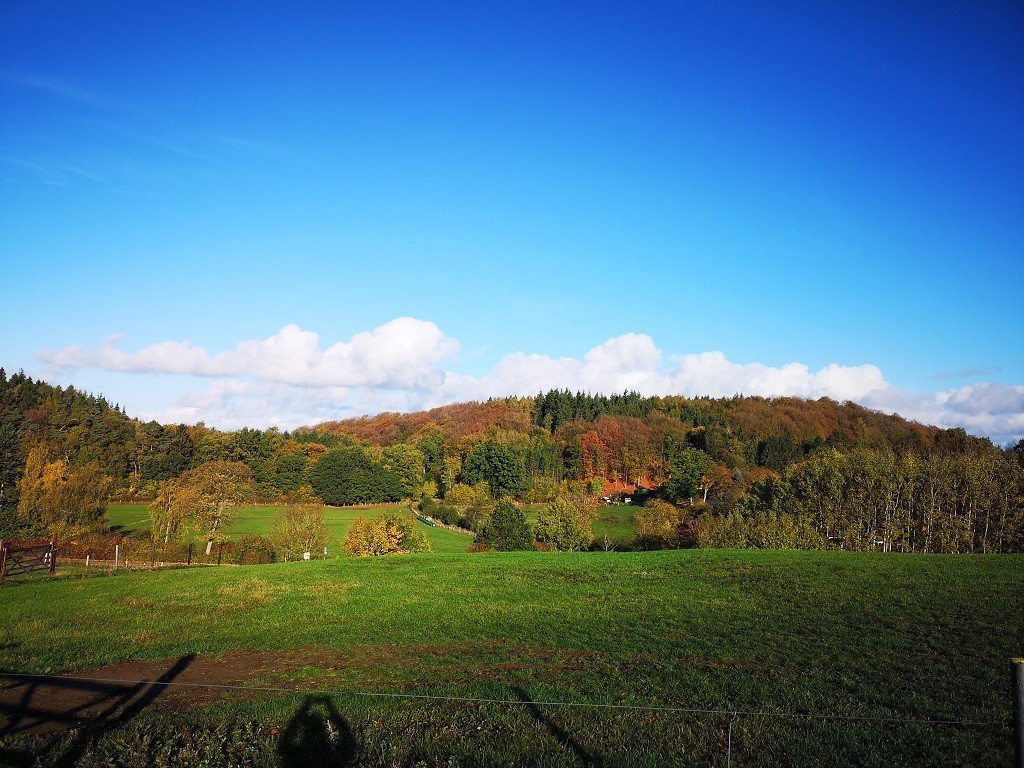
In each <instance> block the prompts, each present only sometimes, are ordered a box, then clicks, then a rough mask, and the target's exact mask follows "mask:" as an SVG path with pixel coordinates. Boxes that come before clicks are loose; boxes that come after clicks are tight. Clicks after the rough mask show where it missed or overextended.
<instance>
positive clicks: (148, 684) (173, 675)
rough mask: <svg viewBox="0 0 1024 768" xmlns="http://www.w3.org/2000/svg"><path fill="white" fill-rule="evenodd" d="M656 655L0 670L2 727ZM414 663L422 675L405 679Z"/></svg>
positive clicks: (478, 653) (260, 660) (488, 654)
mask: <svg viewBox="0 0 1024 768" xmlns="http://www.w3.org/2000/svg"><path fill="white" fill-rule="evenodd" d="M425 660H429V663H427V664H424V661H425ZM655 661H656V659H655V657H652V656H647V655H645V654H635V653H633V654H623V655H622V656H612V655H609V654H607V653H604V652H600V651H592V650H573V649H560V648H548V647H541V646H526V645H521V644H516V643H506V642H501V641H485V642H456V643H450V644H444V645H397V644H378V645H367V646H359V647H355V648H348V649H345V650H340V649H335V648H324V647H304V648H294V649H289V650H279V651H251V650H235V651H230V652H228V653H225V654H220V655H192V656H183V657H181V658H177V659H166V660H163V661H128V662H124V663H121V664H116V665H113V666H108V667H103V668H102V669H94V670H84V671H79V672H72V673H68V674H65V675H51V676H46V675H38V676H32V675H7V676H0V718H2V719H0V734H4V733H19V732H39V731H47V730H54V729H61V728H76V727H80V726H86V725H90V724H95V723H109V722H120V721H124V720H126V719H130V718H131V717H134V716H135V715H136V714H138V713H139V712H140V711H142V710H143V709H145V708H147V707H150V706H155V707H160V708H165V707H166V708H171V709H175V710H178V711H183V710H187V709H191V708H194V707H200V706H204V705H209V704H215V703H219V702H226V701H233V700H239V699H248V698H252V697H266V696H273V695H275V694H276V693H284V692H288V691H313V690H324V689H331V690H335V689H337V690H345V689H352V688H354V687H358V688H359V689H365V690H373V689H377V690H390V691H395V692H397V691H401V690H408V689H409V687H410V686H416V685H423V684H438V683H451V682H456V681H458V682H467V681H493V682H502V681H509V680H513V681H514V680H515V679H518V678H521V677H523V676H527V677H534V676H538V675H540V676H550V675H554V676H561V675H565V674H569V675H570V676H571V675H572V674H574V673H579V674H584V673H588V672H593V671H594V670H595V669H600V668H604V669H608V668H610V667H615V668H617V669H618V670H627V669H630V668H637V667H643V666H645V665H648V664H651V663H653V662H655ZM675 663H677V664H681V665H687V666H691V665H693V666H705V665H706V666H712V667H719V668H722V667H729V666H732V665H734V664H737V663H739V664H744V663H746V662H736V661H733V660H719V659H693V658H690V659H676V660H675ZM413 668H415V669H416V670H417V673H418V674H417V676H416V679H410V678H409V677H408V676H407V671H408V670H409V669H413Z"/></svg>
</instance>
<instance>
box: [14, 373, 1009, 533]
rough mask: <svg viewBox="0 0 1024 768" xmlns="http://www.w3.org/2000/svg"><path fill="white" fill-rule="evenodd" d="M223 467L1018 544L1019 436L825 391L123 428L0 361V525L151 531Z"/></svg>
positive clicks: (677, 525)
mask: <svg viewBox="0 0 1024 768" xmlns="http://www.w3.org/2000/svg"><path fill="white" fill-rule="evenodd" d="M228 465H232V466H236V467H244V474H245V482H244V483H241V484H240V485H241V486H244V493H243V495H244V497H245V498H246V500H247V501H261V502H275V503H287V504H303V503H321V502H322V503H326V504H330V505H348V504H359V503H369V502H391V501H397V500H401V499H411V500H418V499H427V500H432V501H435V502H437V503H439V504H441V505H443V507H444V508H445V509H450V510H456V513H455V514H454V517H455V518H456V519H469V518H473V521H472V522H471V523H470V524H477V525H478V526H482V525H483V523H484V522H486V521H483V520H482V519H483V518H484V517H488V516H490V515H491V514H493V512H494V511H495V510H496V509H497V504H498V503H499V502H500V501H502V500H506V501H509V502H516V503H517V504H533V505H539V506H540V508H542V509H545V510H546V509H549V508H550V507H551V506H552V505H557V504H564V503H566V500H567V499H579V498H589V499H591V500H593V499H595V498H596V497H598V496H602V495H604V496H609V495H615V494H619V495H621V494H624V493H630V494H633V495H634V496H636V497H637V501H640V502H646V501H648V500H649V501H650V507H649V509H647V510H646V511H644V512H643V513H642V514H641V513H640V512H639V511H638V513H637V515H636V518H637V519H636V521H635V522H636V524H637V526H636V527H637V528H638V531H640V530H641V529H643V532H642V534H641V536H640V540H641V541H643V542H646V545H648V546H694V545H696V546H765V547H770V546H786V547H794V546H797V547H826V546H844V547H847V548H877V549H882V550H885V551H906V552H1007V551H1022V550H1024V441H1021V442H1020V443H1018V444H1017V445H1016V446H1013V447H1005V448H1000V447H998V446H995V445H993V444H992V443H991V442H990V441H989V440H987V439H985V438H977V437H972V436H970V435H968V434H966V433H965V432H964V431H963V430H962V429H948V430H943V429H939V428H936V427H930V426H925V425H921V424H916V423H913V422H909V421H907V420H905V419H902V418H900V417H899V416H895V415H887V414H881V413H877V412H873V411H870V410H869V409H866V408H863V407H861V406H858V405H856V404H854V403H849V402H848V403H837V402H835V401H832V400H829V399H827V398H822V399H819V400H815V401H809V400H802V399H799V398H759V397H740V396H737V397H732V398H718V399H714V398H685V397H642V396H640V395H638V394H636V393H628V392H627V393H623V394H622V395H612V396H605V395H591V394H588V393H579V392H577V393H571V392H569V391H566V390H552V391H550V392H547V393H541V394H538V395H537V396H536V397H525V398H506V399H501V400H491V401H487V402H479V403H460V404H455V405H449V406H444V407H441V408H436V409H433V410H430V411H425V412H420V413H413V414H394V413H386V414H380V415H378V416H374V417H364V418H360V419H350V420H346V421H340V422H328V423H325V424H321V425H317V426H315V427H308V428H301V429H297V430H294V431H291V432H282V431H279V430H277V429H268V430H257V429H241V430H237V431H234V432H225V431H221V430H217V429H213V428H210V427H207V426H205V425H204V424H198V425H194V426H186V425H180V424H179V425H162V424H159V423H157V422H153V421H150V422H142V421H139V420H137V419H131V418H129V417H128V416H127V415H126V414H125V413H124V410H123V409H122V408H120V407H118V406H117V405H111V404H110V403H108V402H107V401H106V400H104V399H103V398H102V397H97V396H94V395H90V394H87V393H83V392H80V391H78V390H75V389H74V388H73V387H67V388H61V387H54V386H51V385H49V384H46V383H45V382H40V381H33V380H32V379H31V378H29V377H27V376H25V375H24V374H23V373H20V372H19V373H17V374H14V375H12V376H7V374H6V373H5V372H4V371H3V369H0V534H2V535H12V534H14V533H17V532H18V531H21V532H27V531H29V530H35V531H44V530H45V531H63V532H73V531H76V530H93V529H96V528H99V527H102V525H103V510H104V508H105V505H106V503H107V502H108V501H109V500H111V499H119V500H136V501H146V502H147V503H152V504H154V505H155V508H158V509H159V508H160V506H161V504H162V505H163V509H164V510H165V511H164V513H163V514H164V518H161V519H160V520H159V521H157V522H160V523H161V524H163V525H164V526H165V527H166V526H168V525H170V526H171V527H172V528H173V525H174V524H173V520H174V519H175V515H178V517H181V516H182V515H185V514H186V512H185V511H184V510H186V509H189V510H191V511H189V512H187V514H189V515H194V514H195V505H194V504H192V505H191V506H189V505H190V504H191V502H189V500H188V496H187V494H184V495H183V489H185V488H187V487H188V486H189V482H188V481H189V480H190V478H194V475H195V474H196V473H197V472H198V471H200V469H201V468H203V467H206V468H209V467H214V466H215V467H220V468H221V469H223V468H224V467H226V466H228ZM239 471H241V470H239ZM176 494H177V496H176ZM175 498H177V501H175ZM176 504H177V507H176V506H175V505H176ZM506 511H507V510H506ZM450 516H451V515H450ZM655 517H657V518H658V519H657V520H654V519H653V518H655ZM210 527H211V528H213V529H214V535H215V532H216V525H215V524H214V523H213V522H212V520H211V526H210Z"/></svg>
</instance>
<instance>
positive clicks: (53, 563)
mask: <svg viewBox="0 0 1024 768" xmlns="http://www.w3.org/2000/svg"><path fill="white" fill-rule="evenodd" d="M56 572H57V534H53V535H52V536H51V537H50V575H51V576H53V574H55V573H56Z"/></svg>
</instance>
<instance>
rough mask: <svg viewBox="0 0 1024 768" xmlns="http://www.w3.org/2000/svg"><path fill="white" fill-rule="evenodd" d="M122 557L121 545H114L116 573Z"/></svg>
mask: <svg viewBox="0 0 1024 768" xmlns="http://www.w3.org/2000/svg"><path fill="white" fill-rule="evenodd" d="M120 557H121V545H120V544H115V545H114V570H115V571H116V570H117V561H118V560H119V559H120Z"/></svg>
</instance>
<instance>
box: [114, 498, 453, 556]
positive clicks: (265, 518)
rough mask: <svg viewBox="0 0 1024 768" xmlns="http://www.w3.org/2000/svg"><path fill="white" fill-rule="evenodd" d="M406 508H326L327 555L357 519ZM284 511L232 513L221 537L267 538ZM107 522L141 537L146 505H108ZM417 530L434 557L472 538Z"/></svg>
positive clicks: (200, 535) (200, 540)
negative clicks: (252, 536)
mask: <svg viewBox="0 0 1024 768" xmlns="http://www.w3.org/2000/svg"><path fill="white" fill-rule="evenodd" d="M408 509H409V508H408V506H405V505H401V504H390V505H389V504H374V505H367V506H355V507H325V508H324V523H325V524H326V525H327V530H328V531H329V532H330V544H329V545H328V546H329V551H330V552H331V553H332V555H333V554H336V553H338V552H340V551H341V547H340V544H341V540H342V539H343V538H345V534H346V533H347V532H348V529H349V527H350V526H351V525H352V521H353V520H355V519H356V517H358V516H359V515H362V516H363V517H367V518H376V517H379V516H380V515H382V514H384V513H385V512H387V511H397V512H408ZM283 511H284V507H279V506H246V507H238V508H237V509H233V510H232V511H231V517H232V519H231V521H230V522H229V523H228V524H227V525H225V526H224V528H223V530H222V535H223V536H224V537H225V538H226V539H228V540H231V539H238V538H240V537H241V536H243V535H244V534H247V533H249V534H254V535H258V536H270V535H272V533H273V530H274V522H275V521H276V520H277V518H278V517H279V516H280V515H281V514H282V512H283ZM107 519H108V520H109V522H110V526H111V528H112V529H113V530H114V531H116V532H118V533H122V534H124V535H129V536H133V537H140V536H144V535H145V534H146V533H147V532H148V531H149V528H150V520H149V509H148V507H146V505H145V504H111V505H110V506H109V507H107ZM417 526H419V528H420V530H422V531H423V533H424V534H425V535H426V537H427V541H429V542H430V546H431V550H432V551H433V552H435V553H438V554H442V553H454V552H465V551H466V550H467V549H468V548H469V545H470V544H471V543H472V541H473V538H472V536H468V535H465V534H459V533H456V532H454V531H448V530H445V529H443V528H434V527H431V526H428V525H425V524H423V523H420V522H417ZM188 537H189V538H190V540H191V541H193V542H194V543H196V544H205V542H206V533H205V531H200V530H191V531H189V532H188Z"/></svg>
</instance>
